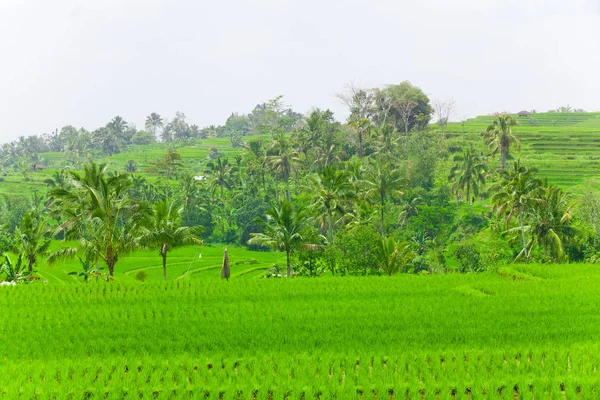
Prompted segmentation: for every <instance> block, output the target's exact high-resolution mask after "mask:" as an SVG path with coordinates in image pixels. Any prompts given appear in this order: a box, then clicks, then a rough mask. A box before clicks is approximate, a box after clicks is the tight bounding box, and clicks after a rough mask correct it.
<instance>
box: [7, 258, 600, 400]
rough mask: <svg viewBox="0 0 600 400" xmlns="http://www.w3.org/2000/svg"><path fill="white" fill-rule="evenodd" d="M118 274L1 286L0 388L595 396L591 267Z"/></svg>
mask: <svg viewBox="0 0 600 400" xmlns="http://www.w3.org/2000/svg"><path fill="white" fill-rule="evenodd" d="M234 253H235V252H234ZM215 256H216V255H215ZM207 257H208V256H207ZM124 264H125V263H124ZM127 268H130V267H129V266H128V267H127ZM243 268H245V267H243ZM132 270H133V266H132V267H131V269H129V271H132ZM126 275H127V273H126V272H124V274H123V275H121V277H122V278H123V279H122V280H120V279H119V278H118V279H117V281H116V282H113V283H111V284H106V283H104V282H98V283H96V282H92V283H88V284H79V285H59V284H44V283H42V282H37V283H34V284H30V285H21V286H16V287H0V308H1V309H2V318H1V319H0V353H1V357H2V363H1V365H0V376H1V377H2V378H1V379H0V396H1V397H2V398H5V399H16V398H24V399H180V398H186V399H189V398H193V399H196V398H200V399H204V398H206V399H330V398H338V399H400V398H402V399H407V398H408V399H538V398H539V399H593V398H597V397H598V393H599V390H600V371H598V366H599V364H600V352H599V350H600V344H599V340H600V330H599V328H600V312H599V309H600V286H599V284H598V282H600V268H599V267H598V266H595V265H527V266H518V265H517V266H511V267H510V268H509V267H504V268H500V269H498V271H496V272H488V273H484V274H478V275H430V276H415V275H396V276H393V277H361V278H352V277H345V278H320V279H284V280H280V279H241V278H234V279H230V280H229V281H222V280H219V279H216V278H215V279H202V280H201V279H193V278H192V277H190V276H183V278H182V279H174V280H171V281H169V282H166V283H159V282H158V281H155V282H150V281H147V282H143V283H142V282H136V281H135V280H127V279H125V276H126Z"/></svg>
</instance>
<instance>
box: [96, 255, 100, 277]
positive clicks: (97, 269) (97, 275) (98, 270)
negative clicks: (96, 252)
mask: <svg viewBox="0 0 600 400" xmlns="http://www.w3.org/2000/svg"><path fill="white" fill-rule="evenodd" d="M99 272H100V267H99V266H98V256H96V282H98V279H100V274H99Z"/></svg>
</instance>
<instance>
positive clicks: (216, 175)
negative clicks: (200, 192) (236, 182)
mask: <svg viewBox="0 0 600 400" xmlns="http://www.w3.org/2000/svg"><path fill="white" fill-rule="evenodd" d="M206 166H207V167H208V169H207V170H206V172H207V173H209V174H210V175H211V178H212V179H211V183H210V184H211V186H212V188H213V193H214V190H216V188H217V187H218V188H219V189H220V192H219V199H220V200H221V201H222V200H223V193H224V192H223V191H224V189H228V190H229V189H231V188H232V187H233V180H232V172H233V170H232V167H231V165H229V161H228V160H227V159H222V158H221V157H218V158H217V159H216V160H213V161H211V162H209V163H208V164H206Z"/></svg>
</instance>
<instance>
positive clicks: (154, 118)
mask: <svg viewBox="0 0 600 400" xmlns="http://www.w3.org/2000/svg"><path fill="white" fill-rule="evenodd" d="M163 126H164V124H163V119H162V117H161V116H160V115H158V114H157V113H151V114H150V115H148V116H147V117H146V123H145V128H146V130H147V131H148V132H150V133H152V135H154V138H156V133H157V132H158V130H159V129H160V128H162V127H163Z"/></svg>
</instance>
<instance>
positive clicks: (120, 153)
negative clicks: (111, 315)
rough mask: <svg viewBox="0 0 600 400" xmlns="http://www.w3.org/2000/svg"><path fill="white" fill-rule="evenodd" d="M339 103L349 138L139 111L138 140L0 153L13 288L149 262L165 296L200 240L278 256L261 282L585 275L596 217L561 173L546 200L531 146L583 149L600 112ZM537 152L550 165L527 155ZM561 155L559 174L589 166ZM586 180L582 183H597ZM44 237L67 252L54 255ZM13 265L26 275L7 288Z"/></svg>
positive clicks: (403, 88)
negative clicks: (460, 111)
mask: <svg viewBox="0 0 600 400" xmlns="http://www.w3.org/2000/svg"><path fill="white" fill-rule="evenodd" d="M340 98H341V99H342V100H344V101H345V102H346V103H347V104H348V106H349V110H350V116H349V118H348V120H347V121H346V122H345V123H341V122H338V121H336V120H335V118H334V116H333V114H332V113H331V112H329V111H321V110H314V111H313V112H311V113H310V114H308V115H306V116H303V115H301V114H299V113H296V112H294V111H293V110H291V109H289V108H288V107H286V106H285V105H284V103H283V101H282V98H281V97H278V98H276V99H273V100H271V101H269V102H267V103H264V104H259V105H257V106H256V107H255V109H254V110H252V112H251V113H249V114H247V115H243V114H236V113H234V114H232V115H231V116H230V118H228V119H227V121H226V122H225V124H224V125H223V126H217V127H215V126H212V127H206V128H202V129H200V128H198V127H197V126H195V125H189V124H188V123H187V122H186V117H185V115H184V114H182V113H177V114H176V116H175V118H174V119H172V120H171V121H167V120H163V119H162V117H161V116H160V115H158V114H156V113H152V114H150V115H149V116H148V118H147V121H146V126H145V130H143V131H138V130H136V129H135V127H134V126H132V125H130V124H127V123H126V122H125V121H124V120H123V119H122V118H120V117H115V118H114V119H113V120H111V121H110V122H109V123H108V124H107V125H106V126H104V127H101V128H98V129H96V130H95V131H92V132H89V131H86V130H85V129H79V130H77V129H75V128H73V127H71V126H65V127H64V128H63V129H61V131H60V132H55V133H53V134H50V135H45V136H32V137H29V138H20V139H19V140H18V141H16V142H14V143H11V144H6V145H4V146H3V148H2V155H3V160H4V168H5V170H10V169H11V168H12V169H13V170H14V172H12V174H9V173H8V172H5V174H6V179H5V181H4V182H0V188H1V187H4V188H6V189H7V190H11V191H12V184H13V182H16V181H14V179H16V178H15V174H19V176H20V184H23V185H22V189H21V190H22V193H23V194H20V193H19V192H16V191H15V192H11V193H10V194H6V196H5V197H4V200H5V201H4V202H3V203H4V204H2V205H3V208H4V211H5V213H4V216H3V220H2V221H1V222H2V223H3V228H4V229H3V231H4V233H3V238H4V239H5V240H4V242H5V243H4V246H3V249H0V250H4V251H12V252H14V253H15V254H17V255H19V258H18V259H16V260H6V264H7V265H9V266H10V265H12V264H13V263H14V267H7V268H8V269H9V270H11V271H12V272H11V276H12V277H18V276H20V280H26V279H29V278H30V276H35V273H34V271H33V270H34V267H35V266H36V265H38V264H39V263H40V262H41V261H42V259H45V258H48V260H49V261H50V262H53V263H64V262H65V261H66V260H67V259H68V258H69V257H70V258H76V259H78V260H79V261H80V263H81V270H80V271H79V275H80V276H81V277H82V278H83V279H84V280H87V279H89V277H90V276H92V275H98V274H100V273H101V272H100V264H103V265H105V266H106V272H107V273H108V274H107V275H108V276H114V274H115V271H118V269H119V265H120V264H123V262H122V261H121V263H120V264H119V260H122V259H123V258H122V256H125V255H126V254H127V253H128V252H130V251H132V250H136V249H142V248H154V249H156V250H158V251H159V252H160V256H161V258H162V261H163V275H164V278H165V280H166V279H169V274H168V272H167V270H168V254H169V251H170V250H171V248H174V247H177V246H180V245H184V244H185V243H191V242H195V243H200V239H202V240H203V241H204V242H205V243H222V244H227V245H237V246H247V247H249V248H250V249H253V250H258V249H259V248H261V247H262V249H263V250H269V248H270V249H274V250H277V249H279V250H283V251H285V253H286V258H285V262H284V263H278V264H277V265H275V266H273V268H272V269H270V270H269V271H268V274H269V275H282V274H286V275H307V276H318V275H323V274H332V275H337V274H341V275H373V274H394V273H398V272H409V273H429V274H431V273H447V272H474V271H482V270H485V269H489V268H494V267H496V266H498V265H503V264H506V263H509V262H512V261H515V260H517V261H520V262H523V261H528V262H531V261H537V262H564V261H570V262H577V261H586V260H587V261H595V260H596V259H597V256H596V254H597V253H598V250H599V249H600V240H598V239H597V231H598V226H600V225H599V221H600V219H599V217H598V216H599V215H600V211H598V210H600V202H599V200H598V198H597V196H596V195H595V194H594V193H593V192H589V191H587V190H582V188H581V187H580V188H578V187H573V186H568V185H565V183H566V181H564V179H569V178H568V177H567V174H561V178H560V179H563V180H562V181H558V182H557V183H558V186H554V185H553V182H555V181H556V179H555V178H556V176H554V175H552V171H551V170H550V169H548V168H546V166H547V165H548V164H547V160H548V159H552V160H553V162H554V160H557V162H561V161H560V158H559V156H558V155H557V153H556V152H557V151H559V149H560V151H562V149H561V148H560V147H558V146H554V147H553V146H549V147H548V146H546V147H540V145H541V144H543V143H541V142H540V140H538V139H539V136H540V135H543V134H545V133H547V132H556V135H557V136H556V138H555V139H556V141H558V139H559V138H560V137H562V138H564V137H565V135H566V134H569V135H570V133H569V132H572V131H573V132H575V131H577V132H579V134H581V135H582V136H581V137H574V136H573V135H570V139H571V140H579V139H581V140H584V139H583V138H588V139H589V140H591V141H593V140H595V139H593V137H594V136H593V132H594V131H593V129H595V128H594V127H595V126H596V125H595V124H599V122H598V121H600V118H598V117H600V114H594V113H582V112H551V113H531V114H528V115H527V116H524V115H521V116H520V115H508V114H503V115H495V116H489V117H477V118H475V119H471V120H468V121H466V122H465V123H463V124H456V123H448V120H449V118H450V115H451V112H452V107H453V103H452V102H439V101H435V102H433V106H431V105H430V102H429V99H428V98H427V96H425V95H424V94H423V92H422V91H421V90H420V89H419V88H417V87H415V86H413V85H411V84H410V83H408V82H403V83H401V84H399V85H388V86H386V87H384V88H381V89H360V90H359V89H356V88H351V89H350V91H349V92H347V93H345V94H342V95H340ZM560 111H569V110H568V109H565V110H560ZM432 114H433V115H434V116H435V118H437V121H436V122H435V123H434V124H431V123H430V122H431V119H432ZM599 126H600V125H599ZM459 129H460V131H459ZM565 129H568V130H567V131H565ZM599 129H600V128H599ZM159 141H160V142H159ZM564 142H565V141H564V140H563V141H562V142H561V143H564ZM544 143H545V142H544ZM582 143H583V142H582ZM586 143H587V142H586ZM567 147H568V146H567ZM567 147H565V148H567ZM542 148H543V149H546V150H548V149H550V150H551V151H554V152H555V153H552V154H547V153H543V154H542V156H540V154H539V149H542ZM580 148H581V149H584V147H582V146H580ZM57 150H62V151H63V152H62V153H61V152H57ZM550 150H548V151H550ZM574 150H575V148H569V155H568V156H565V159H569V160H571V159H573V160H572V161H577V162H578V163H581V164H585V163H588V164H589V163H590V162H591V161H589V160H587V158H586V157H588V156H585V155H582V154H579V153H575V152H574ZM573 154H576V155H575V156H574V155H573ZM540 157H542V158H543V159H544V160H546V161H545V162H546V164H545V163H544V162H540V159H539V158H540ZM577 157H579V158H577ZM588 158H589V157H588ZM517 159H520V161H517ZM32 163H33V164H32ZM43 163H45V164H43ZM586 165H587V164H586ZM45 166H48V167H49V168H48V169H44V168H45ZM57 166H62V167H65V166H69V168H61V169H56V167H57ZM538 166H539V167H541V170H539V169H538V168H537V167H538ZM561 168H564V167H561ZM586 168H587V169H585V170H582V171H581V173H578V174H577V177H578V179H580V180H584V179H585V176H586V172H585V171H593V169H592V168H593V167H592V168H590V167H589V165H588V166H587V167H586ZM81 170H83V171H82V172H78V171H81ZM561 170H562V169H560V168H559V169H557V171H561ZM32 189H33V190H32ZM515 190H516V192H515ZM571 190H573V191H574V193H571V192H570V191H571ZM578 200H579V201H578ZM159 205H161V207H162V210H159V209H158V208H157V207H158V206H159ZM167 211H168V212H167ZM27 221H29V222H30V223H29V224H27V223H26V222H27ZM184 233H185V234H184ZM51 239H66V240H67V241H76V242H78V243H77V245H76V246H72V245H70V246H68V245H67V244H66V243H64V244H63V245H62V246H61V247H60V248H59V249H55V250H53V251H51V252H50V251H46V250H47V244H48V243H49V241H50V240H51ZM13 261H14V262H13ZM21 264H27V268H26V270H27V273H26V274H25V273H23V274H20V275H19V273H16V272H15V271H16V270H18V269H19V268H21V267H20V265H21ZM22 269H23V271H25V268H22ZM15 279H16V278H15Z"/></svg>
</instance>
